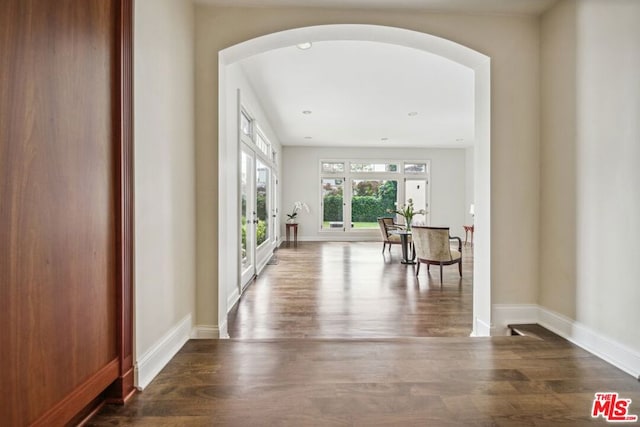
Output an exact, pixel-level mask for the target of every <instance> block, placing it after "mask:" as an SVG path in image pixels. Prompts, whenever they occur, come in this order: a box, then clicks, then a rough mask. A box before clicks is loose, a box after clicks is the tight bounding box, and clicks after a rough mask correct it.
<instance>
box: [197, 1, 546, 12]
mask: <svg viewBox="0 0 640 427" xmlns="http://www.w3.org/2000/svg"><path fill="white" fill-rule="evenodd" d="M196 1H197V2H198V3H208V4H215V5H220V6H259V7H274V6H276V7H277V6H280V7H281V6H288V7H295V6H299V7H336V8H363V9H371V8H373V9H413V10H437V11H443V12H457V13H460V12H462V13H490V14H517V15H539V14H541V13H542V12H544V11H545V10H547V9H548V8H549V7H550V6H551V5H553V4H554V3H556V2H557V0H196Z"/></svg>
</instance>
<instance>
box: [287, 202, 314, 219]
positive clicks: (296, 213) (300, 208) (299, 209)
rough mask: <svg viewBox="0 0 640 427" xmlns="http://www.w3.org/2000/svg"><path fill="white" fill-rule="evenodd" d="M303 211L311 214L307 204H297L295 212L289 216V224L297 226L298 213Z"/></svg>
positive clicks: (294, 208) (295, 204)
mask: <svg viewBox="0 0 640 427" xmlns="http://www.w3.org/2000/svg"><path fill="white" fill-rule="evenodd" d="M302 209H304V210H306V211H307V213H309V206H308V205H307V204H306V203H305V202H295V203H294V204H293V210H292V212H291V213H290V214H287V222H288V223H289V224H295V223H296V219H297V218H298V212H299V211H301V210H302Z"/></svg>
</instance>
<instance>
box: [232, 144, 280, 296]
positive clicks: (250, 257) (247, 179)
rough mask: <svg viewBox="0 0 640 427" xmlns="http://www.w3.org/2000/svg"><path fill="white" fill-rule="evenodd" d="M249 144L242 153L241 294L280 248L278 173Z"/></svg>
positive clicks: (243, 148)
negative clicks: (278, 246)
mask: <svg viewBox="0 0 640 427" xmlns="http://www.w3.org/2000/svg"><path fill="white" fill-rule="evenodd" d="M267 163H268V162H267V161H265V160H264V159H262V158H261V157H260V156H258V155H256V152H255V151H254V150H253V149H252V148H251V147H249V146H247V145H246V144H242V148H241V150H240V226H241V227H240V228H241V229H240V234H241V236H240V237H241V240H240V264H241V265H240V284H239V286H240V292H242V290H243V289H244V288H245V287H246V285H247V284H248V283H249V282H250V281H251V280H252V279H253V278H254V277H255V275H256V274H257V273H258V271H259V270H260V269H262V268H263V267H264V266H265V265H266V263H267V261H268V260H269V258H271V256H272V254H273V249H274V247H275V246H276V244H277V239H276V237H277V233H276V232H275V227H276V224H277V222H276V219H277V209H276V208H275V195H276V189H275V184H276V182H277V180H276V178H275V173H274V172H273V171H272V168H271V166H269V165H268V164H267Z"/></svg>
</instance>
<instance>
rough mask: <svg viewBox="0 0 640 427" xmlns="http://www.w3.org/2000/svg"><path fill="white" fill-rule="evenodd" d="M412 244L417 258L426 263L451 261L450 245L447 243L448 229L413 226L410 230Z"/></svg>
mask: <svg viewBox="0 0 640 427" xmlns="http://www.w3.org/2000/svg"><path fill="white" fill-rule="evenodd" d="M411 230H412V236H411V237H412V239H413V244H414V245H415V248H416V255H417V256H418V258H421V259H424V260H427V261H438V262H444V261H451V260H452V259H453V258H452V256H451V244H450V243H449V227H423V226H418V225H414V226H413V227H412V228H411Z"/></svg>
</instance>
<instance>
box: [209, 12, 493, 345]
mask: <svg viewBox="0 0 640 427" xmlns="http://www.w3.org/2000/svg"><path fill="white" fill-rule="evenodd" d="M331 40H355V41H376V42H382V43H389V44H396V45H399V46H405V47H411V48H415V49H418V50H422V51H425V52H429V53H432V54H435V55H439V56H442V57H444V58H447V59H450V60H452V61H454V62H457V63H459V64H461V65H464V66H466V67H469V68H471V69H472V70H473V71H474V87H475V101H474V107H475V108H474V115H475V117H474V119H475V120H474V121H475V136H476V138H475V142H474V204H475V221H474V223H475V225H476V232H475V238H474V267H473V321H472V325H473V326H472V328H473V330H472V333H471V335H472V336H489V335H490V333H491V221H490V218H491V140H490V130H491V124H490V119H491V116H490V111H491V110H490V108H491V99H490V98H491V93H490V74H491V64H490V58H489V57H488V56H486V55H484V54H482V53H480V52H477V51H475V50H473V49H470V48H468V47H466V46H463V45H460V44H458V43H455V42H453V41H451V40H447V39H444V38H441V37H437V36H433V35H430V34H426V33H421V32H417V31H412V30H406V29H402V28H395V27H386V26H379V25H356V24H336V25H319V26H312V27H304V28H296V29H291V30H286V31H281V32H277V33H272V34H268V35H265V36H261V37H258V38H255V39H251V40H247V41H245V42H242V43H239V44H237V45H234V46H231V47H229V48H226V49H224V50H222V51H220V52H219V53H218V66H219V70H218V71H219V74H218V75H219V80H218V88H219V90H218V111H219V113H218V123H219V128H218V179H219V181H218V258H219V259H218V266H219V270H218V325H219V329H220V336H221V337H226V336H227V320H226V319H227V312H228V310H229V308H230V307H228V303H227V295H226V293H227V291H226V289H227V287H226V286H224V285H223V284H225V283H237V282H238V280H239V278H238V272H237V268H236V267H237V266H238V263H239V250H238V245H239V242H238V238H237V233H235V230H236V228H237V218H236V205H237V194H238V162H237V150H238V147H237V141H235V140H230V139H229V138H227V120H228V117H227V114H228V111H227V107H226V99H225V92H226V91H225V87H226V79H225V76H226V74H225V71H226V67H227V66H228V65H231V64H233V63H235V62H237V61H241V60H243V59H245V58H248V57H250V56H253V55H257V54H260V53H263V52H266V51H269V50H273V49H278V48H283V47H288V46H293V45H296V44H299V43H303V42H308V41H331ZM233 113H234V114H235V113H236V112H233Z"/></svg>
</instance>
